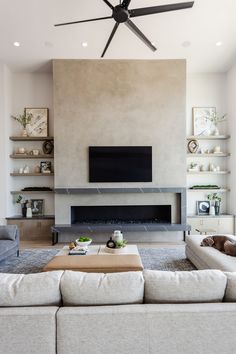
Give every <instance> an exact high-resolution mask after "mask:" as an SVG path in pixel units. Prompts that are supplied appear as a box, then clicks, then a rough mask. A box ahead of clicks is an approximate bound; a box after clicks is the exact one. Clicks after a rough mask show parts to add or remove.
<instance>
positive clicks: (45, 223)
mask: <svg viewBox="0 0 236 354" xmlns="http://www.w3.org/2000/svg"><path fill="white" fill-rule="evenodd" d="M54 223H55V220H54V217H53V216H43V217H41V218H40V217H37V218H34V217H33V218H22V217H20V216H19V217H17V216H16V217H10V218H7V224H8V225H17V226H18V228H19V230H20V240H22V241H48V242H51V239H52V234H51V226H52V225H54Z"/></svg>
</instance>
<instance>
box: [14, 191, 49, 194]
mask: <svg viewBox="0 0 236 354" xmlns="http://www.w3.org/2000/svg"><path fill="white" fill-rule="evenodd" d="M44 193H49V194H54V191H11V194H44Z"/></svg>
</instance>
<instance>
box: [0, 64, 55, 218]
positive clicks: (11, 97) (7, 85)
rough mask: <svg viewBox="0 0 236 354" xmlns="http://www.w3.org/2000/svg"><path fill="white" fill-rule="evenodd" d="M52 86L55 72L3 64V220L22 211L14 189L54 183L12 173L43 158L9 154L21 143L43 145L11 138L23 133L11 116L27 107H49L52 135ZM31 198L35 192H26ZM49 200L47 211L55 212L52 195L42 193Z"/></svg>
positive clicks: (0, 77)
mask: <svg viewBox="0 0 236 354" xmlns="http://www.w3.org/2000/svg"><path fill="white" fill-rule="evenodd" d="M52 96H53V90H52V74H49V73H47V74H45V73H40V74H39V73H21V74H19V73H11V72H10V70H9V69H8V68H7V67H6V66H5V65H4V64H0V128H1V129H0V166H1V169H0V171H1V173H0V222H3V219H4V218H5V217H6V216H12V215H15V214H19V213H20V206H19V205H17V204H15V203H14V198H13V197H12V195H11V194H10V191H11V190H20V189H22V188H23V187H26V186H53V179H52V177H43V178H40V177H38V178H37V177H10V176H9V174H10V172H13V171H15V172H16V171H17V170H18V169H19V168H20V167H21V166H24V165H25V164H27V165H29V166H31V167H32V168H33V167H34V166H35V165H37V164H38V163H39V162H40V161H37V160H12V159H9V155H10V154H12V153H13V152H14V151H15V149H17V148H18V147H20V146H24V147H26V148H27V149H29V150H31V149H32V148H34V147H35V148H40V149H41V148H42V142H33V143H25V142H21V143H17V142H14V143H13V142H11V141H10V140H9V136H10V135H20V134H21V126H20V125H19V124H18V123H17V122H15V121H14V120H13V119H11V118H10V117H11V115H12V114H14V115H15V114H20V113H23V111H24V108H25V107H48V108H49V134H50V135H52V136H53V108H52V107H53V99H52ZM26 197H27V198H30V197H31V198H32V195H28V196H26ZM43 198H44V199H45V200H46V203H45V213H46V214H54V198H53V196H50V197H49V196H47V195H45V196H43Z"/></svg>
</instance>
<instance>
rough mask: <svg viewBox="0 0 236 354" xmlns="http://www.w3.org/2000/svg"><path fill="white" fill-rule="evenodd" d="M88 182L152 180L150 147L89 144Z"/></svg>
mask: <svg viewBox="0 0 236 354" xmlns="http://www.w3.org/2000/svg"><path fill="white" fill-rule="evenodd" d="M89 182H152V147H151V146H90V147H89Z"/></svg>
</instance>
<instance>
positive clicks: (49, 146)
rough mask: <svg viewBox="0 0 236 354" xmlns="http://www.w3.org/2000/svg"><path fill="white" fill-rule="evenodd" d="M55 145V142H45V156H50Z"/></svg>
mask: <svg viewBox="0 0 236 354" xmlns="http://www.w3.org/2000/svg"><path fill="white" fill-rule="evenodd" d="M53 149H54V143H53V140H46V141H44V142H43V152H44V154H45V155H50V154H51V153H52V152H53Z"/></svg>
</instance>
